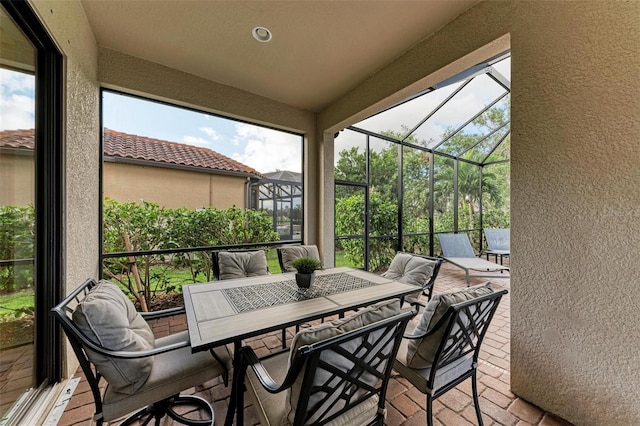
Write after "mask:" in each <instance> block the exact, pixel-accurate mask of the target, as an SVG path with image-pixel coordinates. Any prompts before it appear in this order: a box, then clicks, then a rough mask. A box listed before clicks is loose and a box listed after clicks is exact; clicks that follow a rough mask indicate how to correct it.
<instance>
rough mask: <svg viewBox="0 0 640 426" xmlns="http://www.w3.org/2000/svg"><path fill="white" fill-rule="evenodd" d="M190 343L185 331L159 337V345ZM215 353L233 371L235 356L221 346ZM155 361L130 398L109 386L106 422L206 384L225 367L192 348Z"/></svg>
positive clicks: (207, 354)
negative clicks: (148, 373) (232, 362)
mask: <svg viewBox="0 0 640 426" xmlns="http://www.w3.org/2000/svg"><path fill="white" fill-rule="evenodd" d="M188 340H189V333H188V332H187V331H183V332H180V333H176V334H172V335H170V336H167V337H161V338H158V339H157V340H156V346H157V347H161V346H167V345H170V344H172V343H177V342H182V341H188ZM215 353H216V355H217V356H218V358H219V359H220V360H221V361H222V363H223V364H225V365H226V367H227V370H228V371H230V369H231V356H230V355H229V351H228V350H227V347H226V346H221V347H218V348H216V349H215ZM153 359H154V362H153V368H152V369H151V374H150V375H149V378H148V379H147V381H146V382H145V383H144V384H143V385H142V387H140V388H139V389H138V390H137V392H136V393H135V395H126V394H123V393H119V392H117V391H116V390H115V389H114V388H113V387H112V386H108V387H107V390H106V392H105V396H104V404H103V413H104V419H105V420H106V421H110V420H113V419H117V418H119V417H122V416H123V415H125V414H128V413H130V412H132V411H134V410H136V409H139V408H143V407H145V406H147V405H149V404H152V403H154V402H157V401H160V400H162V399H165V398H168V397H170V396H172V395H176V394H178V393H180V392H182V391H184V390H186V389H189V388H192V387H194V386H197V385H199V384H202V383H205V382H206V381H209V380H211V379H213V378H215V377H218V376H220V375H221V374H222V373H223V372H224V368H223V367H222V365H220V364H219V363H218V361H216V359H215V358H214V357H213V356H212V355H211V353H209V351H203V352H196V353H191V347H190V346H186V347H184V348H180V349H177V350H174V351H170V352H165V353H162V354H159V355H155V356H154V357H153Z"/></svg>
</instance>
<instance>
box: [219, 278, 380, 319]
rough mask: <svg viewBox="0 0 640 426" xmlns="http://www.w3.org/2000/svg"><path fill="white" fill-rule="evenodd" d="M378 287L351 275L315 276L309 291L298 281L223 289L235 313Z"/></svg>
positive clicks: (290, 280) (291, 280)
mask: <svg viewBox="0 0 640 426" xmlns="http://www.w3.org/2000/svg"><path fill="white" fill-rule="evenodd" d="M372 285H377V283H373V282H371V281H367V280H365V279H362V278H359V277H354V276H353V275H349V274H348V273H344V272H340V273H337V274H326V275H316V279H315V281H314V283H313V284H312V285H311V287H310V288H299V287H298V286H297V284H296V281H295V279H288V280H283V281H278V282H275V283H268V284H256V285H252V286H247V287H234V288H229V289H223V290H222V292H223V294H224V295H225V297H226V298H227V300H228V301H229V303H230V304H231V306H232V307H233V308H234V310H235V311H236V312H238V313H239V312H246V311H251V310H255V309H261V308H267V307H269V306H276V305H283V304H285V303H291V302H296V301H300V300H308V299H313V298H316V297H322V296H329V295H332V294H336V293H343V292H345V291H350V290H357V289H359V288H364V287H369V286H372Z"/></svg>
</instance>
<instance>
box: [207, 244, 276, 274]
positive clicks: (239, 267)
mask: <svg viewBox="0 0 640 426" xmlns="http://www.w3.org/2000/svg"><path fill="white" fill-rule="evenodd" d="M218 266H219V268H220V279H221V280H229V279H232V278H244V277H255V276H258V275H267V274H268V273H269V270H268V269H267V256H266V255H265V254H264V251H263V250H258V251H247V252H225V251H222V252H220V253H218Z"/></svg>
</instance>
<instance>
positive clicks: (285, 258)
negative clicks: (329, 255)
mask: <svg viewBox="0 0 640 426" xmlns="http://www.w3.org/2000/svg"><path fill="white" fill-rule="evenodd" d="M277 251H278V263H279V264H280V270H281V271H282V272H283V273H284V272H296V268H294V267H293V266H291V262H293V261H294V260H296V259H298V258H300V257H311V258H313V259H316V260H318V261H320V253H319V252H318V247H317V246H315V245H302V246H285V247H278V249H277Z"/></svg>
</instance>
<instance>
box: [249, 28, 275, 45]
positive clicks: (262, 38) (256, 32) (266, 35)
mask: <svg viewBox="0 0 640 426" xmlns="http://www.w3.org/2000/svg"><path fill="white" fill-rule="evenodd" d="M251 34H253V38H255V39H256V40H258V41H259V42H261V43H266V42H268V41H270V40H271V37H272V35H271V31H270V30H269V28H265V27H255V28H254V29H253V31H251Z"/></svg>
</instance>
